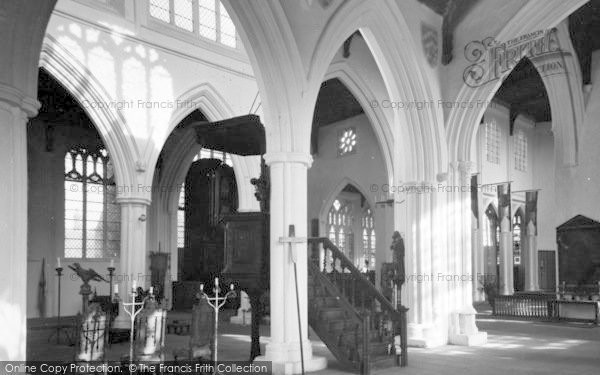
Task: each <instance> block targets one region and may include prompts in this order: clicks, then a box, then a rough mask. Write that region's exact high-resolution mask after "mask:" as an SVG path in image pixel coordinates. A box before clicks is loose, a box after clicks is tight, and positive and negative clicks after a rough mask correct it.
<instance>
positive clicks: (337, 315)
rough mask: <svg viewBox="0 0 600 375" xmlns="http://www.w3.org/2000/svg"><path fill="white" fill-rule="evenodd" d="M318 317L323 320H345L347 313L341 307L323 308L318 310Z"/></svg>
mask: <svg viewBox="0 0 600 375" xmlns="http://www.w3.org/2000/svg"><path fill="white" fill-rule="evenodd" d="M319 317H320V318H321V319H323V320H330V319H332V320H346V317H347V312H346V310H344V309H342V308H341V307H323V308H321V309H320V310H319Z"/></svg>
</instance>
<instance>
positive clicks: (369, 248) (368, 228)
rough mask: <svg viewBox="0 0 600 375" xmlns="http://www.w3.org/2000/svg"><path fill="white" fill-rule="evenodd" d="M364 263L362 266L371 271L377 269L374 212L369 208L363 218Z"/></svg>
mask: <svg viewBox="0 0 600 375" xmlns="http://www.w3.org/2000/svg"><path fill="white" fill-rule="evenodd" d="M362 237H363V257H362V259H363V261H362V264H361V265H360V266H361V267H362V266H365V268H367V269H369V270H374V269H375V222H374V220H373V212H372V211H371V209H370V208H368V209H367V210H366V211H365V212H364V214H363V217H362ZM367 262H368V263H367Z"/></svg>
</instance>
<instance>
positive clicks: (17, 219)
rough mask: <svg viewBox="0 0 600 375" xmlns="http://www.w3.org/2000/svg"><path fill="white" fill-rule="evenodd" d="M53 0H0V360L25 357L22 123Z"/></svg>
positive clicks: (33, 93) (34, 106) (31, 100)
mask: <svg viewBox="0 0 600 375" xmlns="http://www.w3.org/2000/svg"><path fill="white" fill-rule="evenodd" d="M55 3H56V0H49V1H35V0H22V1H0V35H4V38H0V51H2V53H1V55H0V66H1V67H2V68H0V176H1V177H0V212H1V213H2V215H4V218H3V219H2V220H0V241H2V242H1V245H0V259H2V262H0V337H1V339H0V361H6V360H12V361H24V360H25V359H26V358H25V356H26V350H25V345H26V330H27V327H26V322H27V129H26V125H27V119H28V118H31V117H34V116H36V115H37V111H38V108H39V103H38V101H37V99H36V97H37V76H38V66H39V65H38V64H39V60H40V50H41V46H42V40H43V38H44V34H45V30H46V26H47V23H48V20H49V19H50V14H51V13H52V9H53V8H54V5H55ZM47 277H48V276H47ZM50 277H51V276H50ZM52 280H54V279H52Z"/></svg>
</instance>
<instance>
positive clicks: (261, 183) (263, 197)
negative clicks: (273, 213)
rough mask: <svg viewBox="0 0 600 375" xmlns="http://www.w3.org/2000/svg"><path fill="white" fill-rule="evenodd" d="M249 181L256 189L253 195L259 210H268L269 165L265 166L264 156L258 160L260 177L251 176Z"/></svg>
mask: <svg viewBox="0 0 600 375" xmlns="http://www.w3.org/2000/svg"><path fill="white" fill-rule="evenodd" d="M250 183H251V184H252V185H254V189H255V190H256V191H255V193H254V196H255V197H256V200H257V201H258V202H259V204H260V212H269V199H270V189H271V186H270V181H269V167H267V164H266V163H265V159H264V158H261V162H260V177H259V178H252V179H251V180H250Z"/></svg>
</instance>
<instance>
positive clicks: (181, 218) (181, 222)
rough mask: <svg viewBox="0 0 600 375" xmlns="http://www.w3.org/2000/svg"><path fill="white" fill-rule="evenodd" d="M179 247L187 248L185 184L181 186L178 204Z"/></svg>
mask: <svg viewBox="0 0 600 375" xmlns="http://www.w3.org/2000/svg"><path fill="white" fill-rule="evenodd" d="M177 247H178V248H184V247H185V184H181V189H180V190H179V201H178V203H177Z"/></svg>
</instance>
